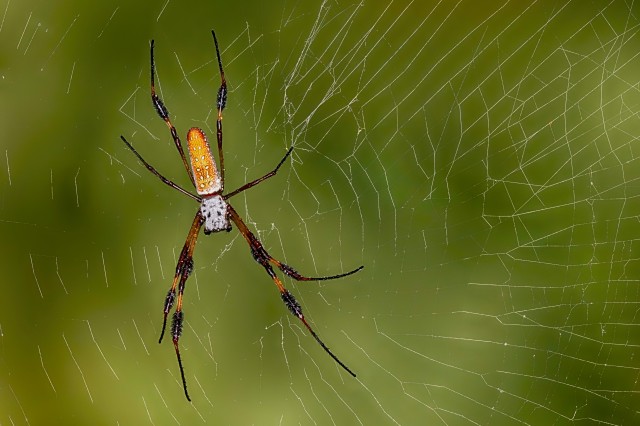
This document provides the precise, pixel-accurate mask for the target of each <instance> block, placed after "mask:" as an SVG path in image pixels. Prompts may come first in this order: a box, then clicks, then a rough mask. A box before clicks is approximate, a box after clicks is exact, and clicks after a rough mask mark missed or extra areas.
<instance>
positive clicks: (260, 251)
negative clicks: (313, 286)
mask: <svg viewBox="0 0 640 426" xmlns="http://www.w3.org/2000/svg"><path fill="white" fill-rule="evenodd" d="M227 209H228V210H227V211H228V214H229V217H230V218H231V220H232V221H233V222H234V223H235V224H236V226H237V227H238V230H239V231H240V233H241V234H242V236H243V237H244V238H245V240H247V243H249V247H250V248H251V254H252V255H253V258H254V259H255V260H256V262H258V263H259V264H260V265H262V267H263V268H264V269H265V271H267V274H269V276H270V277H271V279H272V280H273V282H274V284H275V285H276V287H278V291H280V297H281V298H282V301H283V302H284V304H285V305H286V306H287V308H288V309H289V311H290V312H291V313H292V314H293V315H294V316H296V317H298V319H299V320H300V321H301V322H302V324H304V326H305V327H306V328H307V330H309V333H311V335H312V336H313V338H314V339H316V342H318V344H320V346H322V349H324V351H325V352H326V353H327V354H329V356H331V358H333V360H334V361H335V362H337V363H338V364H339V365H340V367H342V368H344V369H345V371H347V372H348V373H349V374H351V375H352V376H353V377H356V374H355V373H354V372H353V371H351V369H349V367H347V366H346V365H345V364H344V363H343V362H342V361H340V359H339V358H338V357H337V356H336V355H334V353H333V352H331V350H330V349H329V348H328V347H327V345H325V344H324V342H323V341H322V340H321V339H320V337H318V335H317V334H316V332H315V331H314V330H313V328H311V326H310V325H309V323H308V322H307V320H306V318H305V317H304V314H303V313H302V307H301V306H300V304H299V303H298V301H297V300H296V299H295V297H293V295H292V294H291V293H289V290H287V289H286V288H285V287H284V284H282V281H281V280H280V278H279V277H278V276H277V275H276V273H275V272H274V270H273V267H272V266H271V263H274V262H277V261H276V260H275V259H274V258H273V257H271V256H270V255H269V253H267V251H266V250H265V249H264V247H263V246H262V243H261V242H260V241H259V240H258V238H256V236H255V235H253V233H252V232H251V231H250V230H249V228H247V225H245V223H244V221H243V220H242V218H241V217H240V216H239V215H238V213H237V212H236V211H235V209H234V208H233V207H231V205H229V204H227ZM276 265H278V263H276ZM282 265H284V264H282ZM280 269H282V268H280ZM289 269H290V268H289ZM360 269H362V266H361V267H360V268H358V269H356V270H353V271H351V272H348V273H346V274H342V275H336V276H332V277H324V278H307V280H309V281H310V280H318V279H320V280H322V279H333V278H340V277H342V276H346V275H350V274H353V273H355V272H357V271H359V270H360ZM282 270H283V272H284V271H285V269H282ZM291 270H292V269H291ZM296 274H297V273H296ZM287 275H288V274H287ZM292 277H294V276H293V275H292ZM294 278H295V277H294ZM302 278H306V277H302Z"/></svg>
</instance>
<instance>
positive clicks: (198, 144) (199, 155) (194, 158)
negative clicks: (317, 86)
mask: <svg viewBox="0 0 640 426" xmlns="http://www.w3.org/2000/svg"><path fill="white" fill-rule="evenodd" d="M187 143H188V144H189V157H191V170H192V171H193V177H194V179H195V183H196V191H197V192H198V194H200V195H210V194H214V193H216V192H219V191H220V190H221V189H222V184H221V182H220V175H219V174H218V167H217V166H216V162H215V160H214V159H213V155H211V148H209V143H208V142H207V136H206V135H205V134H204V132H203V131H202V130H201V129H199V128H197V127H192V128H191V129H189V132H188V133H187Z"/></svg>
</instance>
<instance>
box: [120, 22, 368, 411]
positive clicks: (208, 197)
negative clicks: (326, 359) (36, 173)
mask: <svg viewBox="0 0 640 426" xmlns="http://www.w3.org/2000/svg"><path fill="white" fill-rule="evenodd" d="M211 35H212V36H213V42H214V44H215V48H216V56H217V58H218V68H219V70H220V80H221V83H220V88H219V89H218V95H217V99H216V106H217V110H218V117H217V120H216V136H217V141H218V158H219V159H220V169H219V170H218V168H217V166H216V163H215V160H214V158H213V155H212V154H211V148H210V147H209V143H208V142H207V136H206V135H205V133H204V132H203V131H202V130H201V129H199V128H197V127H193V128H191V129H189V131H188V132H187V144H188V147H189V158H190V160H191V167H189V164H188V162H187V158H186V156H185V154H184V149H183V147H182V142H181V141H180V138H179V137H178V132H177V131H176V128H175V127H174V126H173V124H172V123H171V120H170V119H169V111H168V110H167V108H166V107H165V105H164V103H163V102H162V100H161V99H160V97H158V95H157V94H156V89H155V61H154V58H153V46H154V42H153V40H151V49H150V50H151V101H152V102H153V106H154V107H155V109H156V112H157V113H158V115H159V116H160V118H162V119H163V120H164V122H165V123H166V124H167V126H168V127H169V130H170V131H171V137H172V138H173V142H174V144H175V146H176V148H177V149H178V152H179V153H180V157H181V158H182V163H183V165H184V167H185V169H186V171H187V174H188V175H189V179H190V180H191V184H192V185H193V187H194V188H195V190H196V192H197V195H194V194H192V193H191V192H189V191H187V190H186V189H184V188H182V187H181V186H180V185H178V184H176V183H174V182H173V181H171V180H169V179H167V178H166V177H164V176H163V175H161V174H160V173H159V172H158V171H157V170H156V169H155V168H154V167H153V166H151V165H150V164H149V163H148V162H147V161H146V160H145V159H144V158H142V156H141V155H140V154H139V153H138V151H136V150H135V148H134V147H133V146H132V145H131V144H130V143H129V142H128V141H127V140H126V139H125V138H124V136H120V138H121V139H122V141H123V142H124V143H125V145H126V146H127V147H128V148H129V149H130V150H131V151H132V152H133V153H134V154H135V155H136V157H138V160H140V162H141V163H142V164H144V166H145V167H146V168H147V169H148V170H149V171H150V172H151V173H153V174H154V175H156V176H157V177H158V178H159V179H160V180H161V181H162V182H163V183H164V184H166V185H168V186H170V187H171V188H173V189H175V190H177V191H179V192H181V193H182V194H184V195H186V196H188V197H191V198H193V199H194V200H196V201H197V202H198V203H200V208H199V209H198V211H197V212H196V216H195V218H194V219H193V223H192V224H191V228H190V229H189V233H188V234H187V239H186V241H185V243H184V247H183V248H182V251H181V253H180V257H179V258H178V264H177V265H176V272H175V276H174V277H173V283H172V284H171V288H170V289H169V291H168V293H167V296H166V298H165V301H164V309H163V314H164V318H163V321H162V331H161V332H160V339H159V341H158V343H162V338H163V336H164V333H165V330H166V328H167V316H168V315H169V312H171V309H172V308H173V306H174V305H175V306H176V309H175V311H174V313H173V318H172V320H171V327H170V333H171V337H172V339H173V346H174V348H175V351H176V357H177V359H178V367H179V368H180V376H181V377H182V387H183V389H184V394H185V396H186V397H187V400H189V401H191V398H190V396H189V392H188V391H187V380H186V378H185V374H184V368H183V366H182V359H181V357H180V348H179V345H178V341H179V340H180V336H181V334H182V323H183V321H184V313H183V312H182V296H183V293H184V287H185V283H186V282H187V279H188V278H189V275H190V274H191V272H192V271H193V251H194V249H195V245H196V240H197V239H198V234H199V233H200V228H202V227H204V233H205V235H209V234H211V233H214V232H220V231H227V232H228V231H231V222H233V223H234V224H235V225H236V227H237V228H238V231H240V233H241V234H242V236H243V237H244V239H245V240H247V243H248V244H249V248H250V249H251V254H252V256H253V258H254V259H255V261H256V262H258V263H259V264H260V265H261V266H262V267H263V268H264V269H265V271H266V272H267V274H269V276H270V277H271V279H272V280H273V282H274V283H275V285H276V287H278V291H279V292H280V297H281V298H282V301H283V302H284V304H285V305H286V307H287V308H288V309H289V311H290V312H291V313H292V314H293V315H294V316H296V317H297V318H298V319H299V320H300V321H301V322H302V324H303V325H304V326H305V327H306V329H307V330H309V333H311V335H312V336H313V337H314V339H315V340H316V341H317V342H318V343H319V344H320V346H322V349H324V351H325V352H326V353H327V354H329V355H330V356H331V358H333V359H334V360H335V362H337V363H338V364H339V365H340V366H341V367H342V368H343V369H344V370H346V371H347V372H348V373H349V374H351V375H352V376H353V377H355V376H356V375H355V373H354V372H353V371H351V370H350V369H349V367H347V366H346V365H345V364H344V363H343V362H342V361H340V359H338V357H337V356H336V355H334V354H333V352H331V350H330V349H329V348H328V347H327V346H326V345H325V344H324V342H323V341H322V340H320V337H318V335H317V334H316V332H315V331H314V330H313V329H312V328H311V326H310V325H309V323H308V322H307V320H306V319H305V317H304V314H303V313H302V307H301V306H300V304H299V303H298V302H297V301H296V299H295V298H294V297H293V295H292V294H291V293H290V292H289V291H288V290H287V289H286V288H285V286H284V284H283V283H282V281H281V280H280V278H279V277H278V276H277V275H276V273H275V272H274V268H273V266H276V267H277V268H278V269H280V270H281V271H282V272H283V273H284V274H285V275H287V276H289V277H291V278H293V279H294V280H297V281H324V280H334V279H337V278H342V277H346V276H347V275H351V274H355V273H356V272H358V271H360V270H361V269H362V268H363V267H364V266H360V267H358V268H356V269H354V270H352V271H349V272H345V273H343V274H338V275H331V276H325V277H307V276H304V275H301V274H299V273H298V272H296V270H295V269H293V268H292V267H291V266H289V265H287V264H285V263H283V262H281V261H279V260H277V259H275V258H274V257H273V256H271V255H270V254H269V253H268V252H267V250H266V249H265V248H264V247H263V246H262V243H261V242H260V240H258V238H257V237H256V236H255V235H254V234H253V233H252V232H251V231H250V230H249V228H248V227H247V225H246V224H245V223H244V221H243V220H242V218H241V217H240V215H238V213H237V212H236V211H235V209H234V208H233V207H232V206H231V204H229V202H228V201H227V200H228V199H229V198H231V197H233V196H235V195H238V194H240V193H241V192H243V191H246V190H247V189H249V188H253V187H254V186H256V185H258V184H259V183H261V182H263V181H265V180H267V179H269V178H270V177H273V176H275V174H276V173H277V172H278V170H279V169H280V167H281V166H282V164H284V162H285V160H286V159H287V158H288V157H289V155H290V154H291V151H292V150H293V147H291V148H289V150H288V151H287V152H286V153H285V155H284V157H282V160H280V162H279V163H278V165H277V166H276V167H275V169H273V170H272V171H270V172H269V173H267V174H265V175H264V176H262V177H259V178H257V179H255V180H252V181H251V182H248V183H246V184H244V185H242V186H241V187H240V188H238V189H236V190H235V191H231V192H229V193H227V194H225V193H224V156H223V152H222V111H223V110H224V107H225V105H226V103H227V82H226V80H225V77H224V71H223V68H222V60H221V59H220V49H219V47H218V39H217V38H216V33H215V31H211ZM176 292H177V300H176Z"/></svg>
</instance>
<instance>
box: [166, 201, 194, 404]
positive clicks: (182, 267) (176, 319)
mask: <svg viewBox="0 0 640 426" xmlns="http://www.w3.org/2000/svg"><path fill="white" fill-rule="evenodd" d="M203 222H204V219H203V217H202V213H201V212H200V210H198V213H196V217H195V218H194V219H193V224H192V225H191V229H189V234H188V235H187V240H186V241H185V243H184V247H182V252H180V258H179V259H178V264H177V265H176V274H175V276H174V277H173V284H172V285H171V288H170V289H169V291H168V292H167V297H166V298H165V301H164V311H163V313H164V319H163V321H162V331H161V332H160V339H159V341H158V343H162V338H163V337H164V332H165V330H166V328H167V316H168V315H169V312H171V308H173V305H174V303H175V304H176V310H175V312H174V313H173V318H172V319H171V338H172V340H173V346H174V348H175V350H176V357H177V358H178V366H179V367H180V376H181V377H182V386H183V388H184V394H185V396H186V397H187V399H188V400H189V401H191V398H190V397H189V392H187V380H186V379H185V376H184V368H183V367H182V359H181V358H180V349H179V346H178V341H179V340H180V335H181V334H182V322H183V321H184V313H183V312H182V295H183V293H184V286H185V284H186V282H187V279H188V278H189V275H190V274H191V272H192V271H193V250H194V249H195V246H196V241H197V240H198V234H199V233H200V228H201V227H202V224H203ZM176 290H177V302H176Z"/></svg>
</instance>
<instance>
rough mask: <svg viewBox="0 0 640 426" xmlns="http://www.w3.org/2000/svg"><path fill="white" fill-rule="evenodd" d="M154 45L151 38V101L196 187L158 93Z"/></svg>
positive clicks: (176, 134)
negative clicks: (169, 132) (168, 131)
mask: <svg viewBox="0 0 640 426" xmlns="http://www.w3.org/2000/svg"><path fill="white" fill-rule="evenodd" d="M153 45H154V42H153V40H151V102H152V103H153V107H154V108H155V109H156V112H157V113H158V115H159V116H160V118H162V119H163V120H164V122H165V123H167V126H168V127H169V130H170V131H171V137H172V138H173V143H174V144H175V145H176V148H178V152H179V153H180V157H181V158H182V164H184V168H185V170H186V171H187V174H188V175H189V179H191V183H192V184H193V186H194V187H195V186H196V183H195V180H194V179H193V174H192V173H191V168H190V167H189V163H188V162H187V157H186V156H185V155H184V149H183V148H182V142H180V137H179V136H178V132H177V131H176V128H175V127H174V125H173V124H172V123H171V120H170V119H169V110H168V109H167V107H166V106H164V103H163V102H162V99H160V97H159V96H158V95H157V94H156V82H155V75H156V64H155V61H154V59H153Z"/></svg>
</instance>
